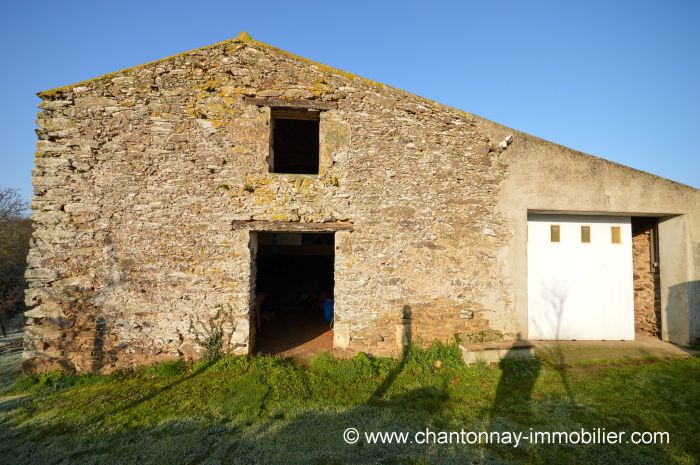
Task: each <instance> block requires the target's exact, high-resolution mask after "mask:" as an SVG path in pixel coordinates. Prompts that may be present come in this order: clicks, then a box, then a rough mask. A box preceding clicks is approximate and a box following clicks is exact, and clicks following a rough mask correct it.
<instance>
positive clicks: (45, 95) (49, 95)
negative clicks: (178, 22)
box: [37, 31, 700, 192]
mask: <svg viewBox="0 0 700 465" xmlns="http://www.w3.org/2000/svg"><path fill="white" fill-rule="evenodd" d="M227 44H249V45H253V46H255V47H258V48H261V49H267V50H270V51H273V52H275V53H279V54H281V55H284V56H287V57H289V58H291V59H293V60H297V61H301V62H304V63H307V64H309V65H313V66H315V67H317V68H318V69H319V70H320V71H325V72H328V73H331V74H336V75H339V76H342V77H345V78H347V79H351V80H360V81H362V83H364V84H367V85H370V86H372V87H375V88H377V89H378V90H383V89H391V90H393V91H395V92H400V93H402V94H405V95H410V96H412V97H413V98H417V99H420V100H421V101H423V102H425V103H427V104H430V105H437V106H440V107H443V108H446V109H447V108H449V109H450V110H452V111H456V112H458V113H461V114H462V115H464V116H466V117H468V118H470V119H473V120H475V121H476V122H479V123H481V125H482V126H485V127H490V128H491V129H496V128H498V129H500V130H498V129H497V132H499V133H500V132H502V131H503V130H505V131H508V132H509V133H510V134H516V135H519V136H523V137H525V138H527V139H530V140H535V141H537V142H539V143H545V144H548V145H554V146H556V147H559V148H560V149H563V150H564V151H565V152H567V153H568V154H569V155H573V156H580V157H587V158H593V159H595V160H597V161H599V162H602V163H606V164H610V165H614V166H616V167H618V168H622V169H625V170H631V171H634V172H637V173H639V174H643V175H646V176H652V177H654V178H657V179H659V180H663V181H666V182H669V183H671V184H674V185H676V186H678V187H682V188H686V189H691V190H693V191H696V192H700V189H697V188H695V187H693V186H689V185H687V184H683V183H680V182H677V181H673V180H671V179H667V178H664V177H661V176H658V175H656V174H653V173H649V172H647V171H643V170H640V169H637V168H632V167H630V166H627V165H623V164H621V163H617V162H614V161H610V160H608V159H606V158H603V157H599V156H595V155H591V154H588V153H585V152H581V151H579V150H575V149H572V148H569V147H566V146H564V145H561V144H558V143H556V142H552V141H549V140H547V139H543V138H541V137H538V136H534V135H531V134H528V133H525V132H522V131H518V130H515V129H512V128H509V127H507V126H504V125H502V124H500V123H497V122H495V121H491V120H489V119H487V118H484V117H482V116H478V115H474V114H473V113H469V112H466V111H464V110H462V109H460V108H456V107H453V106H450V105H446V104H443V103H440V102H436V101H435V100H431V99H428V98H426V97H421V96H420V95H416V94H413V93H411V92H408V91H406V90H404V89H400V88H398V87H394V86H391V85H388V84H384V83H381V82H377V81H372V80H371V79H367V78H364V77H362V76H359V75H356V74H353V73H350V72H347V71H344V70H342V69H339V68H335V67H333V66H329V65H326V64H323V63H319V62H317V61H313V60H310V59H308V58H305V57H302V56H300V55H296V54H294V53H291V52H288V51H286V50H283V49H281V48H278V47H275V46H273V45H269V44H267V43H265V42H260V41H258V40H255V39H253V38H252V37H251V36H250V34H248V33H247V32H245V31H241V32H239V33H238V35H237V36H236V37H234V38H232V39H226V40H223V41H221V42H217V43H214V44H210V45H206V46H204V47H198V48H195V49H191V50H187V51H184V52H180V53H176V54H174V55H170V56H167V57H164V58H160V59H157V60H153V61H149V62H146V63H142V64H139V65H135V66H132V67H129V68H124V69H120V70H117V71H113V72H110V73H107V74H103V75H100V76H96V77H94V78H90V79H86V80H83V81H79V82H76V83H74V84H68V85H64V86H60V87H56V88H53V89H48V90H44V91H41V92H38V93H37V96H39V97H40V98H42V99H48V100H50V99H54V98H56V97H58V96H60V95H61V94H62V93H64V92H70V90H71V89H73V88H75V87H79V86H83V85H87V84H90V83H91V82H96V81H100V80H103V79H110V78H113V77H117V76H119V75H120V74H122V73H125V72H129V71H133V70H138V69H141V68H144V67H146V66H150V65H154V64H157V63H163V62H167V61H169V60H173V59H175V58H177V57H181V56H184V55H187V54H189V53H193V52H198V51H202V50H208V49H212V48H215V47H219V46H221V45H227ZM485 127H484V129H486V128H485Z"/></svg>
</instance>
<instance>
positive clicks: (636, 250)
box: [632, 217, 661, 338]
mask: <svg viewBox="0 0 700 465" xmlns="http://www.w3.org/2000/svg"><path fill="white" fill-rule="evenodd" d="M658 224H659V221H658V218H646V217H633V218H632V262H633V278H634V329H635V333H636V334H637V335H642V336H652V337H655V338H661V278H660V276H661V273H660V271H661V267H660V260H659V229H658Z"/></svg>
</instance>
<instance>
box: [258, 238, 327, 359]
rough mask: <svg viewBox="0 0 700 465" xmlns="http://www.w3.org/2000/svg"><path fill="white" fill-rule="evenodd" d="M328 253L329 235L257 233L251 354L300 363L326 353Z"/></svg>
mask: <svg viewBox="0 0 700 465" xmlns="http://www.w3.org/2000/svg"><path fill="white" fill-rule="evenodd" d="M334 251H335V245H334V236H333V234H332V233H266V232H263V233H258V250H257V256H256V269H257V272H256V325H257V336H256V349H257V352H260V353H275V354H283V355H286V356H291V357H301V358H304V357H306V356H307V355H308V356H310V355H312V354H313V353H315V352H318V351H319V350H330V349H331V348H332V332H331V330H330V328H331V320H332V313H330V311H329V308H332V301H333V262H334ZM324 306H325V308H326V311H325V314H324ZM324 317H325V318H324Z"/></svg>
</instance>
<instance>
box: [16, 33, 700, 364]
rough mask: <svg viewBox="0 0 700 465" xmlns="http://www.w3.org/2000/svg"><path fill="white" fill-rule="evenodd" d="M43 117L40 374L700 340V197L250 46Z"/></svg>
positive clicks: (218, 52)
mask: <svg viewBox="0 0 700 465" xmlns="http://www.w3.org/2000/svg"><path fill="white" fill-rule="evenodd" d="M39 97H40V98H41V104H40V106H39V107H40V110H39V115H38V122H37V124H38V129H37V134H38V137H39V140H38V143H37V151H36V156H35V160H36V167H35V169H34V171H33V184H34V197H33V202H32V210H33V213H32V218H33V220H34V222H35V224H36V230H35V232H34V236H33V240H32V246H31V252H30V254H29V257H28V264H29V266H28V270H27V274H26V277H27V279H28V282H29V288H28V289H27V291H26V303H27V305H28V311H27V312H26V317H27V322H28V323H27V324H28V326H27V331H26V340H25V349H24V357H25V361H24V368H25V369H26V370H29V371H44V370H51V369H56V368H63V369H69V370H75V371H78V372H86V371H102V372H108V371H110V370H113V369H115V368H120V367H129V366H133V365H138V364H144V363H150V362H153V361H158V360H163V359H168V358H174V357H184V358H197V357H200V356H202V354H203V352H204V350H205V348H206V347H210V346H211V345H212V344H217V343H219V342H220V343H221V344H222V346H223V349H224V350H226V351H228V352H232V353H237V354H247V353H253V352H255V351H263V352H265V351H270V352H282V353H284V351H285V350H287V349H290V348H294V347H298V346H303V345H304V344H307V343H309V341H316V342H315V345H314V344H312V345H311V349H309V350H312V351H313V350H319V349H322V348H326V349H329V350H331V349H332V350H334V351H336V352H337V353H340V354H344V353H354V352H359V351H364V352H368V353H372V354H376V355H392V354H393V355H396V354H398V353H399V352H400V351H401V349H402V347H403V346H404V345H405V344H406V343H408V342H414V343H418V344H427V343H430V342H431V341H433V340H442V341H451V340H455V338H456V339H458V340H462V341H481V340H485V339H505V340H508V339H517V338H531V339H616V340H627V339H633V338H635V335H636V334H640V333H642V334H647V335H653V336H655V337H659V338H661V339H663V340H667V341H671V342H674V343H678V344H688V343H690V342H693V341H695V340H696V338H697V337H698V335H699V334H700V323H699V317H700V310H699V309H698V307H699V306H700V191H698V190H697V189H694V188H692V187H688V186H684V185H681V184H678V183H675V182H672V181H669V180H666V179H662V178H660V177H657V176H654V175H652V174H648V173H645V172H641V171H638V170H635V169H632V168H628V167H625V166H621V165H618V164H615V163H612V162H609V161H606V160H603V159H600V158H596V157H594V156H590V155H587V154H584V153H580V152H577V151H575V150H571V149H568V148H565V147H562V146H559V145H556V144H553V143H551V142H547V141H545V140H542V139H539V138H537V137H533V136H530V135H528V134H523V133H521V132H518V131H515V130H512V129H510V128H507V127H504V126H501V125H499V124H496V123H493V122H491V121H488V120H485V119H483V118H480V117H478V116H475V115H472V114H469V113H465V112H463V111H461V110H458V109H455V108H451V107H448V106H445V105H441V104H439V103H436V102H433V101H430V100H426V99H424V98H421V97H418V96H415V95H412V94H410V93H407V92H404V91H402V90H399V89H395V88H392V87H389V86H386V85H383V84H380V83H377V82H372V81H370V80H367V79H363V78H361V77H359V76H355V75H353V74H350V73H347V72H344V71H341V70H338V69H335V68H331V67H328V66H325V65H322V64H319V63H315V62H312V61H309V60H306V59H304V58H302V57H299V56H296V55H293V54H291V53H288V52H285V51H283V50H280V49H277V48H275V47H272V46H269V45H266V44H264V43H261V42H258V41H255V40H253V39H252V38H251V37H250V36H248V35H247V34H245V33H241V34H240V35H239V36H238V37H237V38H235V39H232V40H226V41H224V42H221V43H218V44H215V45H212V46H209V47H204V48H201V49H198V50H193V51H189V52H185V53H182V54H179V55H176V56H172V57H169V58H164V59H162V60H158V61H155V62H152V63H147V64H144V65H140V66H136V67H134V68H130V69H126V70H123V71H118V72H115V73H112V74H108V75H105V76H101V77H98V78H95V79H92V80H89V81H85V82H81V83H78V84H74V85H69V86H66V87H61V88H58V89H54V90H49V91H45V92H41V93H39ZM659 156H663V154H659Z"/></svg>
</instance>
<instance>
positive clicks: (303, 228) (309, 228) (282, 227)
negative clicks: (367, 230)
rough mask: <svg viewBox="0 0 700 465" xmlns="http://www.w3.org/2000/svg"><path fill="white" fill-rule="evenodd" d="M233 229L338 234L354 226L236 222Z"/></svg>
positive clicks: (338, 222) (345, 223) (332, 223)
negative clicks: (337, 232)
mask: <svg viewBox="0 0 700 465" xmlns="http://www.w3.org/2000/svg"><path fill="white" fill-rule="evenodd" d="M233 229H248V230H250V231H268V232H336V231H352V230H353V224H352V223H348V222H340V221H336V222H328V223H298V222H291V221H234V222H233Z"/></svg>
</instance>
